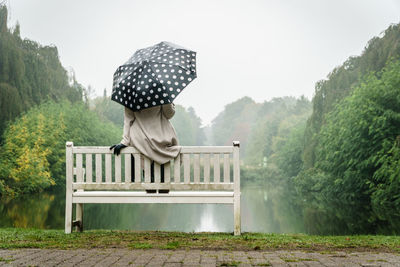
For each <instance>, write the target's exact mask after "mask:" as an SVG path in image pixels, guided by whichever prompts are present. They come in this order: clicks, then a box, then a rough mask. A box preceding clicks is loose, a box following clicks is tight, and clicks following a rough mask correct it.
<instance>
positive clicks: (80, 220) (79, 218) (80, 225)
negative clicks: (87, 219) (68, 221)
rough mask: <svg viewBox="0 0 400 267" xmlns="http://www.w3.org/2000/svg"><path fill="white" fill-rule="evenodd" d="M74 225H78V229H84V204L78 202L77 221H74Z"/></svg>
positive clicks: (80, 230)
mask: <svg viewBox="0 0 400 267" xmlns="http://www.w3.org/2000/svg"><path fill="white" fill-rule="evenodd" d="M74 226H76V231H78V232H82V231H83V204H82V203H77V204H76V221H75V222H74Z"/></svg>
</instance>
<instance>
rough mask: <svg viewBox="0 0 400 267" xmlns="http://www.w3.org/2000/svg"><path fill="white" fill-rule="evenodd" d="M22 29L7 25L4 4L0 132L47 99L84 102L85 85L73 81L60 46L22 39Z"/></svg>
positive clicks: (0, 24) (0, 37) (0, 41)
mask: <svg viewBox="0 0 400 267" xmlns="http://www.w3.org/2000/svg"><path fill="white" fill-rule="evenodd" d="M19 28H20V27H19V25H18V24H17V25H16V27H15V29H14V31H13V32H11V30H10V29H8V28H7V9H6V7H5V6H4V5H1V4H0V95H1V98H0V135H1V134H2V133H3V131H4V129H5V127H6V123H7V122H8V121H10V120H13V119H14V118H16V117H17V116H18V115H19V114H21V112H23V111H27V110H28V109H29V108H31V107H33V106H35V105H37V104H40V103H42V102H44V101H46V100H49V99H51V100H55V101H59V100H61V99H69V100H70V101H72V102H80V101H82V86H80V85H79V84H78V83H77V82H76V80H73V81H71V83H70V82H69V80H68V75H67V72H66V70H65V69H64V68H63V67H62V65H61V63H60V60H59V56H58V51H57V48H56V47H55V46H41V45H40V44H38V43H36V42H34V41H31V40H28V39H24V40H22V39H21V37H20V35H19ZM0 141H1V138H0Z"/></svg>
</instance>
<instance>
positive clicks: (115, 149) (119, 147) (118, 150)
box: [110, 144, 126, 156]
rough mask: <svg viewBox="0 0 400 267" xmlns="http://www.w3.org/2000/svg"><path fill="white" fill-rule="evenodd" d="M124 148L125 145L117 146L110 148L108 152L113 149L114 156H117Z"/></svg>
mask: <svg viewBox="0 0 400 267" xmlns="http://www.w3.org/2000/svg"><path fill="white" fill-rule="evenodd" d="M125 147H126V145H124V144H117V145H112V146H110V150H111V149H113V148H114V154H115V155H117V156H118V155H119V153H120V152H121V149H123V148H125Z"/></svg>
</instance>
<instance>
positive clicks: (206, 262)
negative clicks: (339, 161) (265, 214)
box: [0, 249, 400, 267]
mask: <svg viewBox="0 0 400 267" xmlns="http://www.w3.org/2000/svg"><path fill="white" fill-rule="evenodd" d="M0 266H102V267H103V266H182V267H183V266H346V267H347V266H400V254H398V253H383V252H376V253H374V252H343V251H331V252H304V251H300V250H296V251H285V250H278V251H225V250H218V251H216V250H160V249H146V250H143V249H77V250H60V249H13V250H11V249H10V250H0Z"/></svg>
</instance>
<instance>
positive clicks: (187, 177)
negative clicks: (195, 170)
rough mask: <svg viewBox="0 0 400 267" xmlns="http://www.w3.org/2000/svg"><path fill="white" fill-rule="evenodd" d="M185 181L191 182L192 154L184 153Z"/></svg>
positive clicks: (186, 182)
mask: <svg viewBox="0 0 400 267" xmlns="http://www.w3.org/2000/svg"><path fill="white" fill-rule="evenodd" d="M182 156H183V182H184V183H185V184H188V183H190V155H189V154H183V155H182Z"/></svg>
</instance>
